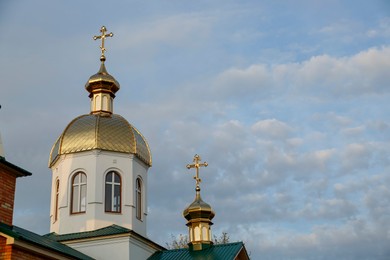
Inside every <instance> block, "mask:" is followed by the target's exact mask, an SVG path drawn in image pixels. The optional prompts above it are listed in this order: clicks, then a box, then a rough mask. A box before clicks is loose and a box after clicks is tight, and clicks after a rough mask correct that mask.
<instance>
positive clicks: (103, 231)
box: [45, 224, 165, 250]
mask: <svg viewBox="0 0 390 260" xmlns="http://www.w3.org/2000/svg"><path fill="white" fill-rule="evenodd" d="M121 234H132V235H134V236H136V237H139V238H141V239H143V240H144V241H147V242H149V243H151V244H154V245H155V246H156V247H157V248H160V249H161V250H165V248H164V247H162V246H160V245H159V244H157V243H155V242H153V241H152V240H150V239H148V238H146V237H144V236H141V235H140V234H138V233H136V232H134V231H133V230H131V229H128V228H125V227H121V226H118V225H115V224H114V225H111V226H108V227H104V228H100V229H96V230H93V231H84V232H77V233H70V234H63V235H58V234H56V233H49V234H47V235H45V237H47V238H50V239H52V240H55V241H58V242H62V241H70V240H77V239H88V238H95V237H104V236H112V235H121Z"/></svg>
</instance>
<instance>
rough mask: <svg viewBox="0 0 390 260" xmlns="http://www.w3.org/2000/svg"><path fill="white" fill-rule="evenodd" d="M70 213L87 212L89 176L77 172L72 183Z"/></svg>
mask: <svg viewBox="0 0 390 260" xmlns="http://www.w3.org/2000/svg"><path fill="white" fill-rule="evenodd" d="M70 191H71V194H70V213H71V214H81V213H85V212H86V210H87V174H86V173H85V172H83V171H77V172H76V173H74V174H73V176H72V178H71V182H70Z"/></svg>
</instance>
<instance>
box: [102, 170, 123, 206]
mask: <svg viewBox="0 0 390 260" xmlns="http://www.w3.org/2000/svg"><path fill="white" fill-rule="evenodd" d="M104 204H105V211H106V212H121V177H120V175H119V174H118V173H117V172H114V171H111V172H109V173H107V175H106V187H105V202H104Z"/></svg>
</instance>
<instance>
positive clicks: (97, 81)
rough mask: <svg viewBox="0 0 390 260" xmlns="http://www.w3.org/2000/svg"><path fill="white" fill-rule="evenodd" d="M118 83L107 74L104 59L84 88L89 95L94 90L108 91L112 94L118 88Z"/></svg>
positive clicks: (94, 91)
mask: <svg viewBox="0 0 390 260" xmlns="http://www.w3.org/2000/svg"><path fill="white" fill-rule="evenodd" d="M119 88H120V85H119V83H118V81H116V79H115V78H114V77H113V76H111V75H110V74H108V72H107V70H106V66H105V65H104V61H102V63H101V65H100V69H99V71H98V72H97V73H96V74H94V75H92V76H91V77H90V78H89V80H88V81H87V83H86V84H85V89H86V90H87V91H88V92H89V93H90V97H91V96H92V95H93V93H96V92H102V91H103V92H104V91H107V92H109V93H110V94H111V95H112V96H115V95H114V94H115V93H116V92H117V91H118V90H119Z"/></svg>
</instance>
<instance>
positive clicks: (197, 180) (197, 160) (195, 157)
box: [187, 154, 209, 190]
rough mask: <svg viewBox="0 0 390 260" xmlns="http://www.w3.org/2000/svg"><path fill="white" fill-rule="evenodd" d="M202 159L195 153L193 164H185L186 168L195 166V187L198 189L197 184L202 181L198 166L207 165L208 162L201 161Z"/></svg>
mask: <svg viewBox="0 0 390 260" xmlns="http://www.w3.org/2000/svg"><path fill="white" fill-rule="evenodd" d="M201 160H202V159H201V158H200V156H199V155H197V154H195V156H194V159H193V162H194V163H193V164H187V169H191V168H195V169H196V175H195V176H194V179H195V181H196V189H197V190H200V187H199V184H200V182H201V181H202V179H201V178H199V168H200V167H207V166H208V165H209V164H208V163H207V162H203V163H201V162H200V161H201Z"/></svg>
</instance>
